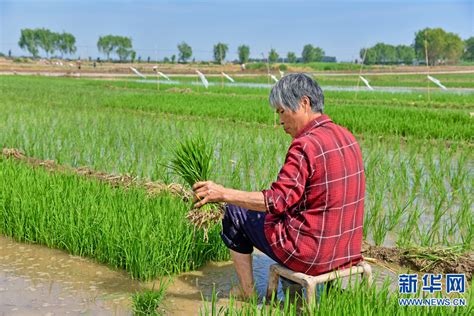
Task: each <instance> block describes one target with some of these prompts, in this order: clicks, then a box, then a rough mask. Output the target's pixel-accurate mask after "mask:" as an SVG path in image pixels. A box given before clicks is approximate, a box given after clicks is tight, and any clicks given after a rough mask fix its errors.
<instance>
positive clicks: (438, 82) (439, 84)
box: [428, 75, 448, 90]
mask: <svg viewBox="0 0 474 316" xmlns="http://www.w3.org/2000/svg"><path fill="white" fill-rule="evenodd" d="M428 79H430V80H431V81H433V82H434V83H435V84H436V85H437V86H438V87H440V88H441V89H443V90H448V89H447V88H446V87H445V86H443V85H442V84H441V81H439V80H438V79H436V78H434V77H431V76H430V75H428Z"/></svg>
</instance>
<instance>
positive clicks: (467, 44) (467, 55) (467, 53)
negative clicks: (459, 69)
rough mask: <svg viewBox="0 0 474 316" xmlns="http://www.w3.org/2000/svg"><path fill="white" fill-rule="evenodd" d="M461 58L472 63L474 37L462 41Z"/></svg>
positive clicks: (473, 57) (473, 59)
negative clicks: (462, 51) (462, 50)
mask: <svg viewBox="0 0 474 316" xmlns="http://www.w3.org/2000/svg"><path fill="white" fill-rule="evenodd" d="M462 58H463V59H464V60H467V61H474V36H471V37H469V38H468V39H467V40H465V41H464V54H463V56H462Z"/></svg>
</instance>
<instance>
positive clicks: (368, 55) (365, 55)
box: [359, 48, 377, 65]
mask: <svg viewBox="0 0 474 316" xmlns="http://www.w3.org/2000/svg"><path fill="white" fill-rule="evenodd" d="M359 56H360V59H361V60H362V61H363V63H364V65H374V64H375V63H376V62H377V52H376V51H375V49H373V48H362V49H361V50H360V53H359Z"/></svg>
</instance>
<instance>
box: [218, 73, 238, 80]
mask: <svg viewBox="0 0 474 316" xmlns="http://www.w3.org/2000/svg"><path fill="white" fill-rule="evenodd" d="M221 74H222V75H223V76H224V77H226V78H227V79H229V81H230V82H235V80H234V79H232V77H231V76H229V75H228V74H226V73H223V72H221Z"/></svg>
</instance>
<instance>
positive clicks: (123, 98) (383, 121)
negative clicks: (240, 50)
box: [0, 81, 474, 140]
mask: <svg viewBox="0 0 474 316" xmlns="http://www.w3.org/2000/svg"><path fill="white" fill-rule="evenodd" d="M7 83H8V82H7ZM35 83H36V82H35ZM16 84H19V83H16ZM57 84H58V86H57V88H60V87H61V86H62V82H61V81H59V82H57ZM11 85H13V88H14V89H12V91H10V92H9V91H8V90H6V91H5V96H4V99H0V102H2V103H3V102H4V101H5V102H12V104H14V105H15V106H17V104H18V103H19V100H25V101H26V102H31V99H32V98H35V95H38V98H37V100H35V101H34V102H38V103H41V102H42V104H44V103H47V102H49V101H48V100H47V99H45V96H44V92H43V91H41V90H39V89H38V88H35V87H32V88H31V89H38V90H39V91H35V90H33V92H32V93H31V94H28V93H27V92H19V93H21V95H20V96H15V95H13V93H14V92H17V90H18V89H15V88H16V85H15V84H13V83H12V84H11ZM7 86H9V85H7ZM39 86H40V87H43V86H44V85H43V84H41V85H39ZM67 86H68V87H69V86H70V83H67ZM54 88H55V87H54V85H53V86H52V87H47V88H45V89H46V91H51V99H54V103H55V104H62V105H63V106H65V107H67V108H68V109H70V108H71V105H73V106H75V107H78V108H81V107H82V108H93V109H94V111H96V110H98V109H101V108H109V109H122V110H129V111H145V112H149V113H173V114H176V115H185V116H188V115H192V116H198V117H211V118H215V119H219V120H220V119H224V120H237V121H242V122H257V123H261V124H266V125H269V126H273V125H274V124H275V118H274V114H273V113H272V112H271V111H270V110H269V107H268V101H267V100H268V91H266V92H265V93H264V94H261V96H257V97H253V98H250V99H249V98H247V97H245V98H238V97H235V96H230V95H219V94H217V95H216V94H195V93H192V94H189V93H184V94H183V93H165V94H162V95H160V96H159V98H158V99H157V96H156V94H154V93H144V92H141V91H134V92H129V91H120V90H119V91H115V90H112V91H104V89H99V88H98V87H94V86H93V85H92V88H91V86H89V85H85V86H81V85H78V87H77V90H78V91H77V92H81V91H82V92H84V93H85V94H86V95H87V96H88V97H90V99H91V100H94V101H92V102H89V101H87V102H85V101H84V95H81V94H80V93H71V94H70V95H69V94H68V95H64V94H60V93H59V91H63V90H61V89H57V91H58V92H54V91H55V90H54ZM40 91H41V94H40V93H39V92H40ZM364 96H365V95H364ZM330 97H331V94H329V95H328V96H327V98H326V99H327V101H328V102H327V103H328V105H327V106H326V112H327V113H328V114H329V115H331V116H332V118H333V119H334V120H336V121H337V122H338V123H340V124H342V125H344V126H346V127H348V128H349V129H350V130H351V131H353V132H355V133H363V134H365V135H374V134H375V135H392V134H395V135H400V136H406V137H408V136H411V137H421V138H440V139H456V140H470V139H471V134H472V133H470V129H469V127H470V114H469V111H471V112H472V104H473V103H474V94H472V95H468V96H456V95H454V96H452V97H451V98H455V99H453V100H458V99H462V98H468V99H467V101H463V102H467V103H466V104H468V106H469V105H470V109H471V110H469V107H468V108H466V110H463V111H453V110H446V109H443V110H440V109H436V110H435V109H427V108H422V109H417V108H410V107H407V106H393V105H392V104H393V103H397V102H394V101H393V100H394V95H393V94H392V95H388V94H387V95H380V96H378V97H375V98H374V97H373V96H370V98H372V101H371V102H370V104H369V105H367V104H364V102H365V101H362V99H363V98H362V97H358V101H357V102H356V103H354V101H353V98H351V97H350V95H348V94H345V95H343V97H342V98H341V100H340V103H338V102H331V100H332V99H333V98H332V97H331V98H330ZM397 98H398V96H397ZM400 98H401V96H400ZM403 98H406V97H403ZM410 98H413V97H410ZM443 98H446V97H445V96H443ZM415 99H416V96H415ZM13 100H15V101H14V102H13ZM385 100H388V101H385ZM20 103H24V102H20ZM383 103H386V104H385V105H384V104H383ZM408 103H410V102H408ZM442 103H444V101H442ZM451 103H454V104H460V102H458V101H453V102H451ZM402 104H407V103H405V102H402ZM40 105H41V104H40ZM408 122H410V124H408Z"/></svg>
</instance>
